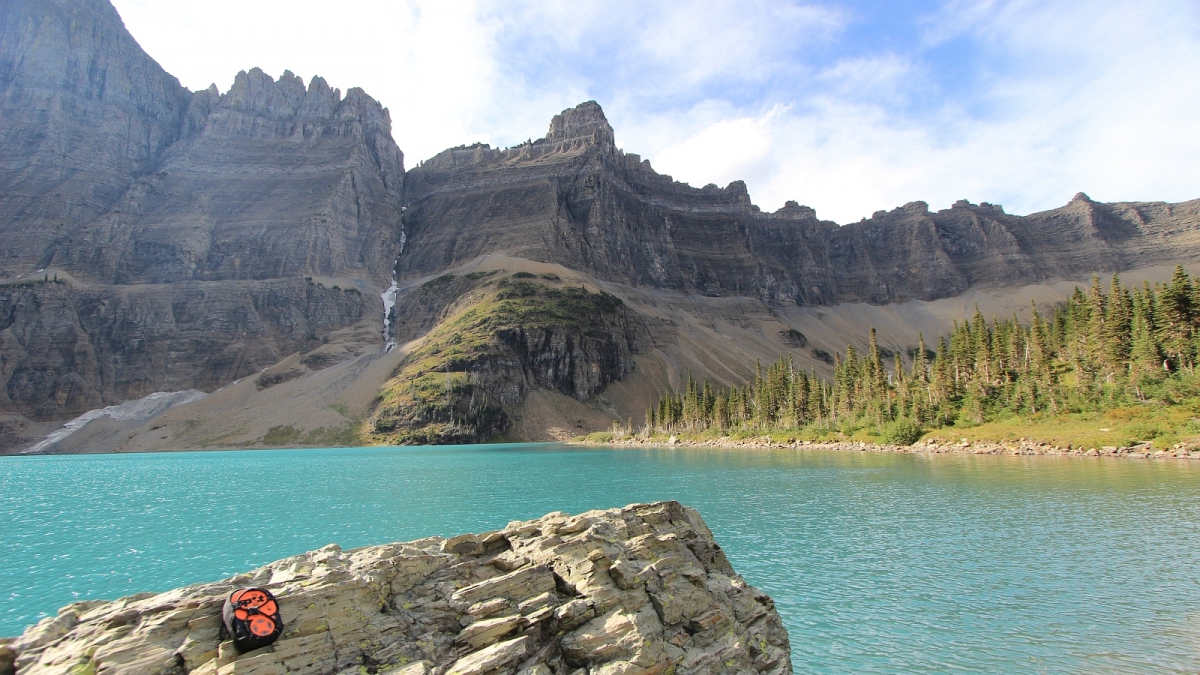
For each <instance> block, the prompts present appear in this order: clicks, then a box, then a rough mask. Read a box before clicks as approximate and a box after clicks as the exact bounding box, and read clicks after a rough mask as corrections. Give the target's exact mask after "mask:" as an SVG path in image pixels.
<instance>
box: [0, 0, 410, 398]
mask: <svg viewBox="0 0 1200 675" xmlns="http://www.w3.org/2000/svg"><path fill="white" fill-rule="evenodd" d="M0 139H2V140H3V142H2V143H0V280H3V279H5V278H7V279H9V280H10V283H9V284H8V285H5V286H2V287H0V344H2V345H3V347H4V349H3V353H2V354H0V377H2V378H3V379H2V381H0V383H2V384H3V387H0V389H3V391H2V392H0V407H2V408H3V410H4V411H5V412H15V413H19V414H21V415H25V416H28V417H30V418H32V419H56V418H58V419H61V418H63V417H67V416H72V415H76V414H79V413H81V412H84V411H86V410H89V409H92V408H96V407H101V406H104V405H109V404H112V403H117V402H120V401H122V400H127V399H130V398H138V397H140V396H144V395H145V394H147V393H150V392H153V391H164V390H166V391H175V390H185V389H193V388H196V389H203V390H206V391H211V390H212V389H214V388H216V387H219V386H221V385H223V384H225V383H228V382H230V381H232V380H234V379H237V378H240V377H244V376H246V375H249V374H251V373H253V372H257V371H259V370H261V369H262V368H264V367H266V366H269V365H271V364H273V363H275V362H277V361H278V360H279V359H280V358H282V357H283V356H285V355H287V354H289V353H292V352H295V351H297V350H302V349H306V348H311V347H312V346H314V345H319V344H321V343H322V342H324V341H328V340H329V339H331V336H332V337H334V338H336V337H337V335H339V334H341V335H350V336H351V338H349V339H352V341H355V342H356V345H355V346H354V347H353V348H352V349H350V350H349V352H347V353H356V352H357V351H359V350H361V348H363V346H364V345H363V344H360V343H361V342H362V338H363V337H364V336H365V337H366V338H367V340H368V341H369V342H370V345H371V346H372V347H375V346H377V345H378V344H379V343H380V341H381V340H380V338H379V333H378V329H376V330H375V331H370V332H367V333H364V332H363V331H361V330H350V329H351V327H353V326H355V325H356V324H360V323H362V322H364V321H371V322H373V323H375V325H378V322H379V315H378V314H377V312H378V311H379V310H378V305H377V302H378V301H377V300H374V297H375V295H376V294H377V293H378V292H379V290H381V289H382V288H383V287H386V285H387V284H388V283H389V278H390V276H391V265H392V262H393V261H394V260H395V257H396V254H397V253H398V252H399V251H400V249H401V247H402V246H403V237H404V234H403V228H402V226H401V223H400V215H401V201H402V198H403V190H404V161H403V155H402V153H401V152H400V150H399V148H397V147H396V145H395V143H394V142H393V141H392V138H391V121H390V118H389V116H388V112H387V110H386V109H384V108H383V107H382V106H380V105H379V103H377V102H376V101H374V100H373V99H371V98H370V97H369V96H367V95H366V94H365V93H363V91H362V90H360V89H351V90H349V92H348V93H347V94H346V96H345V97H343V96H342V95H341V93H340V92H339V91H338V90H335V89H330V87H329V86H328V85H327V84H326V83H325V81H324V80H322V79H321V78H319V77H314V78H313V79H312V81H311V83H310V84H309V85H308V86H307V87H306V86H305V85H304V83H303V82H301V81H300V79H299V78H297V77H295V76H293V75H292V74H291V73H286V72H285V73H284V74H283V76H282V77H280V78H279V80H274V79H272V78H271V77H269V76H267V75H266V74H264V73H263V72H262V71H260V70H258V69H252V70H250V71H249V72H242V73H239V74H238V75H237V77H236V79H235V81H234V83H233V86H232V87H231V88H230V89H229V91H227V92H226V93H224V94H220V93H219V92H218V91H217V89H216V87H215V86H214V87H212V88H210V89H208V90H206V91H200V92H195V93H192V92H189V91H187V90H186V89H184V88H183V87H181V86H180V85H179V83H178V81H177V80H175V78H173V77H171V76H170V75H168V74H167V73H165V72H164V71H163V70H162V69H161V68H160V67H159V66H158V64H156V63H155V62H154V61H153V60H152V59H150V57H148V56H147V55H146V54H145V53H144V52H143V51H142V50H141V48H140V47H138V45H137V43H136V42H135V41H134V40H133V38H132V37H131V36H130V35H129V34H128V32H127V31H126V30H125V28H124V25H123V24H122V23H121V19H120V17H119V16H118V15H117V13H116V10H115V9H113V7H112V6H111V4H109V2H108V1H107V0H14V1H13V2H5V3H3V4H0ZM43 268H46V269H48V270H49V271H47V272H45V273H44V274H43V273H41V272H39V271H38V270H42V269H43ZM60 272H61V273H62V277H63V278H62V280H61V281H62V283H61V284H46V283H39V282H42V281H43V280H45V281H46V282H49V281H51V280H50V278H49V277H50V276H51V274H53V275H55V276H57V275H58V274H59V273H60ZM306 276H317V277H318V279H322V278H324V280H325V285H320V284H313V283H307V282H306V281H305V280H304V277H306ZM14 278H16V279H21V280H20V281H19V282H17V283H16V284H13V283H11V280H13V279H14ZM331 279H332V280H336V281H330V280H331ZM334 283H338V284H340V285H341V286H345V287H347V288H349V289H352V291H353V292H350V293H347V292H341V290H340V289H339V290H334V289H333V288H326V285H328V286H332V285H333V284H334ZM339 331H340V333H339Z"/></svg>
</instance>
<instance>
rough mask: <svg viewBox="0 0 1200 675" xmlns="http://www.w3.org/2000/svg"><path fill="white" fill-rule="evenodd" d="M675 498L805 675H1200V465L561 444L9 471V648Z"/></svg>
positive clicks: (275, 454)
mask: <svg viewBox="0 0 1200 675" xmlns="http://www.w3.org/2000/svg"><path fill="white" fill-rule="evenodd" d="M661 499H678V500H680V501H682V502H683V503H685V504H688V505H691V506H694V507H696V508H698V509H699V510H700V512H701V514H703V516H704V517H705V519H706V520H707V522H708V524H709V526H710V527H711V528H712V530H713V532H714V534H715V535H716V537H717V540H718V541H719V542H720V543H721V545H722V546H723V547H724V548H725V550H726V552H727V554H728V556H729V559H730V561H731V562H732V563H733V565H734V567H735V568H736V569H737V570H738V572H740V573H741V574H742V575H743V576H744V577H745V578H746V579H747V580H748V581H749V582H750V583H752V584H754V585H756V586H758V587H760V588H762V589H763V590H765V591H766V592H767V593H769V594H770V595H771V596H772V597H774V598H775V600H776V602H777V606H778V608H779V611H780V613H781V614H782V615H783V619H784V622H785V623H786V624H787V627H788V631H789V633H790V636H791V641H792V649H793V659H794V663H795V667H796V672H798V673H805V672H813V673H915V672H938V673H1039V672H1045V673H1196V672H1198V671H1200V463H1189V462H1187V461H1145V460H1141V461H1137V460H1120V459H1110V458H1099V459H1091V458H1051V457H1022V458H1017V457H991V456H981V457H976V456H953V455H952V456H945V455H941V456H925V455H889V454H875V453H836V452H824V451H773V452H769V451H725V450H721V451H709V450H696V449H681V450H672V449H661V450H607V449H585V448H565V447H561V446H554V445H532V446H530V445H493V446H470V447H443V448H350V449H340V450H267V451H245V452H197V453H186V454H184V453H180V454H167V453H163V454H143V455H119V456H113V455H103V456H98V455H93V456H65V457H20V458H16V457H12V458H0V551H3V558H2V560H0V635H6V634H7V635H14V634H17V633H19V632H20V631H21V630H22V629H23V627H24V626H25V625H26V624H29V623H31V622H34V621H36V620H37V619H39V618H40V617H42V616H44V615H46V614H47V613H51V614H52V613H53V612H54V611H55V610H56V609H57V608H58V607H59V606H61V605H64V604H67V603H69V602H71V601H73V600H77V599H84V598H115V597H118V596H121V595H127V594H130V593H134V592H138V591H145V590H165V589H168V588H172V587H175V586H180V585H184V584H188V583H193V582H198V581H204V580H213V579H217V578H221V577H226V576H230V575H232V574H234V573H237V572H241V571H245V570H249V569H251V568H253V567H256V566H258V565H261V564H263V563H266V562H269V561H272V560H276V559H278V558H282V557H285V556H289V555H293V554H297V553H301V552H303V551H306V550H311V549H315V548H318V547H320V546H323V545H325V544H328V543H330V542H337V543H339V544H341V545H342V546H343V547H353V546H363V545H368V544H380V543H385V542H390V541H397V540H409V539H416V538H419V537H424V536H428V535H434V534H438V535H454V534H459V533H462V532H479V531H485V530H491V529H496V528H500V527H503V526H504V525H505V524H506V523H507V522H508V521H510V520H518V519H529V518H534V517H538V516H541V515H543V514H545V513H547V512H549V511H556V510H561V511H566V512H568V513H578V512H580V511H584V510H588V509H594V508H609V507H614V506H623V505H625V504H629V503H632V502H642V501H653V500H661Z"/></svg>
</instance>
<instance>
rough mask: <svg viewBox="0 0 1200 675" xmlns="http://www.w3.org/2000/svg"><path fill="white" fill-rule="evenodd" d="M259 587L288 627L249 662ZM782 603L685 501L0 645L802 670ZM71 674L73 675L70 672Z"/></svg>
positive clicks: (434, 542) (453, 542) (471, 541)
mask: <svg viewBox="0 0 1200 675" xmlns="http://www.w3.org/2000/svg"><path fill="white" fill-rule="evenodd" d="M247 585H254V586H261V587H265V588H267V589H269V590H271V591H272V592H273V593H274V594H275V595H276V597H277V598H279V603H280V609H281V612H282V614H283V619H284V622H285V624H286V628H285V630H284V633H283V635H282V636H281V637H280V639H279V641H278V642H276V643H275V644H274V645H272V646H270V647H266V648H264V649H260V650H257V651H254V652H250V653H247V654H242V655H240V656H239V655H237V654H236V653H235V652H234V650H233V649H232V646H233V645H232V643H231V642H225V641H223V640H222V636H221V635H220V627H219V626H220V622H221V620H220V611H221V605H222V603H223V601H224V599H225V597H226V596H228V594H229V593H230V592H231V591H232V590H234V589H235V588H238V587H242V586H247ZM789 651H790V647H789V644H788V637H787V633H786V630H785V629H784V627H783V623H782V621H781V620H780V617H779V614H778V613H777V612H776V610H775V607H774V603H773V602H772V601H771V599H770V598H769V597H768V596H766V595H765V594H763V593H762V592H761V591H759V590H757V589H755V588H754V587H752V586H750V585H748V584H747V583H746V582H745V580H743V579H742V578H741V577H740V576H738V575H737V573H736V572H734V570H733V568H732V567H731V566H730V564H729V562H728V560H726V558H725V555H724V553H723V552H722V551H721V548H720V546H718V545H717V543H716V542H715V541H713V537H712V533H711V532H710V531H709V530H708V527H707V526H706V525H705V524H704V521H703V520H702V519H701V517H700V515H699V514H698V513H696V512H695V511H694V510H692V509H689V508H687V507H684V506H681V505H680V504H679V503H677V502H659V503H656V504H645V505H632V506H628V507H625V508H623V509H611V510H608V511H589V512H587V513H584V514H580V515H578V516H568V515H566V514H562V513H552V514H549V515H547V516H544V517H542V518H540V519H538V520H532V521H528V522H513V523H510V524H509V525H508V527H506V528H504V529H503V530H500V531H497V532H489V533H485V534H480V535H473V534H468V535H462V536H458V537H452V538H449V539H441V538H437V537H434V538H430V539H422V540H419V541H414V542H409V543H405V544H390V545H386V546H373V547H368V548H362V549H356V550H352V551H342V550H341V549H340V548H338V547H337V546H336V545H330V546H327V547H325V548H322V549H320V550H317V551H313V552H310V553H306V554H304V555H300V556H295V557H292V558H286V559H284V560H280V561H278V562H275V563H272V564H270V565H267V566H265V567H262V568H259V569H257V570H255V571H253V572H250V573H247V574H242V575H238V576H235V577H232V578H230V579H226V580H224V581H220V582H215V583H209V584H198V585H195V586H189V587H186V588H181V589H177V590H173V591H168V592H166V593H159V594H150V593H146V594H141V595H134V596H130V597H127V598H122V599H120V600H116V601H113V602H99V601H89V602H80V603H75V604H73V605H69V606H67V607H64V608H63V609H62V610H60V611H59V613H58V615H57V616H55V617H52V618H48V619H45V620H44V621H42V622H41V623H39V624H37V625H36V626H33V627H31V628H29V629H28V630H26V631H25V633H24V635H22V636H21V637H20V638H18V639H16V640H15V641H13V642H11V643H9V644H7V645H4V646H0V664H2V663H3V659H5V658H8V659H9V662H10V663H11V662H15V667H16V672H17V673H20V675H40V674H42V673H46V674H48V673H62V672H67V671H71V672H90V673H97V674H101V673H103V674H106V675H118V674H126V673H128V674H129V675H150V674H167V673H171V674H175V673H179V674H183V673H196V674H204V675H232V674H235V673H236V674H238V675H251V674H253V675H266V674H268V673H269V674H272V675H283V674H284V673H308V674H313V675H316V674H318V673H327V674H329V675H333V674H334V673H338V674H346V675H349V674H350V673H355V674H357V673H373V674H377V675H378V674H383V673H391V674H399V673H404V674H405V675H488V674H495V675H500V674H510V675H511V674H518V675H655V674H658V673H678V674H680V675H691V674H700V673H743V674H755V673H764V674H771V675H785V674H788V673H791V672H792V667H791V661H790V655H789ZM72 669H76V670H72Z"/></svg>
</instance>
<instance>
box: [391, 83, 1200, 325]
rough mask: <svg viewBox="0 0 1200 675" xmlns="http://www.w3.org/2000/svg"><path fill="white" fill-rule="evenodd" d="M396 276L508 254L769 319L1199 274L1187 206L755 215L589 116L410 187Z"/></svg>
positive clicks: (588, 106)
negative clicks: (1047, 284) (762, 307)
mask: <svg viewBox="0 0 1200 675" xmlns="http://www.w3.org/2000/svg"><path fill="white" fill-rule="evenodd" d="M406 203H407V205H408V207H409V209H408V213H407V214H406V219H405V222H406V223H407V232H408V237H409V241H410V242H411V243H410V245H409V246H408V247H407V248H406V250H405V252H404V254H403V255H402V256H401V258H400V260H399V263H398V270H399V271H400V273H401V275H422V274H428V273H430V272H434V271H436V270H438V269H443V268H445V267H452V266H454V265H457V264H460V263H462V262H465V261H468V260H471V259H473V258H475V257H477V256H479V255H484V254H488V253H496V252H506V253H508V254H510V255H514V256H520V257H524V258H528V259H531V260H538V261H544V262H552V263H559V264H562V265H564V266H566V267H569V268H571V269H577V270H584V271H587V272H588V273H590V274H594V275H596V276H598V277H600V278H602V279H608V280H612V281H618V282H621V283H631V284H634V285H644V286H651V287H656V288H665V289H672V290H677V291H682V292H686V293H699V294H705V295H711V296H724V295H742V296H749V297H756V298H759V299H761V300H763V301H766V302H769V303H772V304H799V305H832V304H838V303H846V302H867V303H873V304H885V303H890V302H903V301H907V300H932V299H937V298H944V297H949V296H953V295H958V294H960V293H962V292H963V291H965V290H967V289H968V288H970V287H978V286H1002V285H1016V284H1028V283H1034V282H1037V281H1042V280H1046V279H1060V278H1064V277H1067V278H1070V277H1074V276H1086V275H1088V274H1091V273H1092V272H1098V271H1100V272H1102V271H1108V272H1112V271H1121V270H1126V269H1131V268H1141V267H1147V266H1151V265H1159V264H1165V263H1170V264H1174V263H1179V262H1190V261H1195V260H1197V259H1200V253H1198V251H1200V246H1197V245H1198V244H1200V200H1197V201H1192V202H1186V203H1182V204H1164V203H1120V204H1100V203H1097V202H1094V201H1092V200H1091V199H1089V198H1088V197H1087V196H1086V195H1083V194H1079V195H1077V196H1076V197H1075V198H1074V199H1073V200H1072V201H1071V202H1070V203H1069V204H1067V205H1066V206H1064V207H1062V208H1059V209H1054V210H1052V211H1046V212H1043V213H1036V214H1033V215H1030V216H1026V217H1020V216H1013V215H1009V214H1006V213H1004V210H1003V209H1002V208H1001V207H999V206H994V205H990V204H986V203H984V204H979V205H975V204H970V203H968V202H966V201H960V202H958V203H956V204H955V205H954V206H952V207H951V208H949V209H945V210H941V211H936V212H932V211H930V210H929V208H928V206H927V205H926V204H925V203H924V202H913V203H910V204H907V205H905V206H903V207H900V208H897V209H893V210H892V211H880V212H877V213H876V214H874V215H873V216H872V217H871V218H870V219H869V220H863V221H862V222H859V223H853V224H849V225H845V226H839V225H837V224H836V223H833V222H829V221H823V220H819V219H818V218H817V215H816V212H815V211H813V210H812V209H810V208H808V207H805V206H800V205H799V204H796V203H795V202H788V203H787V205H785V206H784V207H783V208H782V209H780V210H778V211H776V212H774V213H763V212H761V211H760V210H759V209H758V207H756V206H754V204H752V203H751V201H750V196H749V194H748V192H747V189H746V185H745V184H744V183H742V182H741V181H735V182H733V183H730V184H729V185H728V186H727V187H725V188H719V187H717V186H716V185H708V186H705V187H703V188H693V187H691V186H688V185H685V184H682V183H677V182H675V181H673V180H672V179H671V177H670V176H666V175H662V174H659V173H657V172H655V171H654V170H653V169H652V168H651V166H650V163H649V162H647V161H643V160H642V159H641V158H640V157H638V156H637V155H634V154H628V153H625V152H623V151H621V150H619V149H617V147H616V145H615V144H614V141H613V131H612V128H611V127H610V126H609V124H608V122H607V120H606V119H605V117H604V113H603V112H602V111H601V110H600V107H599V106H598V105H597V104H596V103H594V102H588V103H584V104H581V105H580V106H578V107H576V108H574V109H572V110H567V111H564V112H563V113H562V114H561V115H559V116H557V117H555V118H554V120H553V122H552V123H551V126H550V129H549V131H548V133H547V135H546V137H545V138H542V139H539V140H537V141H532V142H530V143H526V144H523V145H519V146H516V147H512V148H508V149H504V150H500V149H494V148H491V147H489V146H487V145H474V146H469V147H460V148H453V149H450V150H446V151H445V152H442V153H441V154H439V155H437V156H436V157H434V158H432V159H430V160H428V161H426V162H424V163H422V164H421V165H419V166H417V167H414V168H413V169H411V170H410V171H409V173H408V189H407V192H406Z"/></svg>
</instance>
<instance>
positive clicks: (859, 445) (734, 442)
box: [569, 435, 1200, 459]
mask: <svg viewBox="0 0 1200 675" xmlns="http://www.w3.org/2000/svg"><path fill="white" fill-rule="evenodd" d="M569 444H571V445H612V446H615V447H669V448H729V449H735V448H737V449H741V448H756V449H780V450H782V449H793V450H803V449H809V450H839V451H853V452H890V453H898V454H937V455H941V454H959V455H1028V456H1034V455H1049V456H1060V457H1126V458H1129V459H1200V450H1197V449H1195V448H1188V447H1186V446H1175V447H1173V448H1171V449H1169V450H1155V449H1154V448H1152V447H1151V446H1150V445H1148V444H1147V445H1135V446H1129V447H1125V446H1121V447H1111V446H1105V447H1101V448H1083V447H1070V446H1066V447H1064V446H1058V445H1053V444H1051V443H1047V442H1045V441H1036V440H1027V439H1021V440H1019V441H1017V442H1015V443H993V442H986V441H949V440H942V439H929V440H925V441H921V442H918V443H914V444H912V445H886V444H877V443H864V442H861V441H845V442H838V443H825V442H820V441H787V442H781V441H775V440H772V439H771V437H770V436H769V435H767V436H757V437H754V438H730V437H729V436H722V437H720V438H709V439H701V440H694V439H682V438H679V437H677V436H671V437H670V438H668V439H666V440H662V439H658V438H642V437H637V436H634V437H627V438H615V439H613V440H611V441H607V442H603V443H595V442H588V441H570V442H569Z"/></svg>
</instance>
